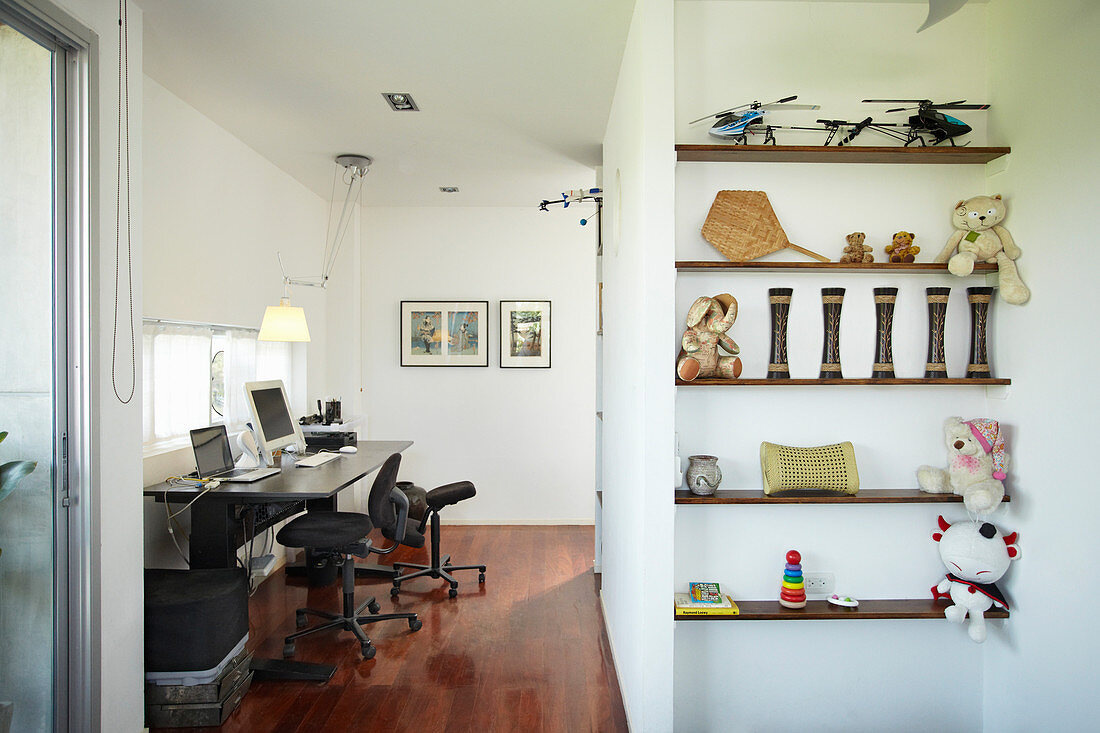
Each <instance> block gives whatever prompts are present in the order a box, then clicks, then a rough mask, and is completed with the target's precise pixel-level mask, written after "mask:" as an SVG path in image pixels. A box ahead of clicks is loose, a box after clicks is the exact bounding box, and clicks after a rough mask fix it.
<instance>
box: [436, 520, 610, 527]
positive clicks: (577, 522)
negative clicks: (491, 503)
mask: <svg viewBox="0 0 1100 733" xmlns="http://www.w3.org/2000/svg"><path fill="white" fill-rule="evenodd" d="M595 523H596V522H595V520H592V519H444V520H443V524H465V525H472V524H486V525H493V526H496V525H508V524H522V525H546V526H557V525H570V526H575V525H580V526H588V527H591V526H593V525H594V524H595Z"/></svg>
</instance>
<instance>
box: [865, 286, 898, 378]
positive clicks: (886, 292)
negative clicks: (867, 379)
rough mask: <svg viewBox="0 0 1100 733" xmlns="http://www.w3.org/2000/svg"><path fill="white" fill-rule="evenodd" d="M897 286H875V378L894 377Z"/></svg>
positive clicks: (873, 371)
mask: <svg viewBox="0 0 1100 733" xmlns="http://www.w3.org/2000/svg"><path fill="white" fill-rule="evenodd" d="M897 297H898V289H897V288H875V323H876V328H877V333H876V335H875V366H874V369H873V370H872V371H871V376H872V377H874V378H875V379H893V378H894V343H893V339H894V301H896V300H897Z"/></svg>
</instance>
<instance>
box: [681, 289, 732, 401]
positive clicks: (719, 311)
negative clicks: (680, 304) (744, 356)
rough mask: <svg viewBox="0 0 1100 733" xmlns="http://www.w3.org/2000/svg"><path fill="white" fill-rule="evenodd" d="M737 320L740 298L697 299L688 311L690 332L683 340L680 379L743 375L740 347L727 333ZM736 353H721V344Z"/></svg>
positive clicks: (722, 296) (730, 296) (726, 296)
mask: <svg viewBox="0 0 1100 733" xmlns="http://www.w3.org/2000/svg"><path fill="white" fill-rule="evenodd" d="M735 320H737V300H736V299H735V298H734V297H733V296H732V295H730V294H729V293H722V294H721V295H716V296H714V297H713V298H707V297H702V298H698V299H697V300H696V301H695V302H694V303H693V304H692V305H691V308H690V309H689V310H688V315H687V331H686V332H684V338H683V339H682V340H681V345H682V346H683V348H682V349H681V350H680V356H679V358H678V359H677V361H676V373H677V374H678V375H679V376H680V379H683V380H684V381H687V382H690V381H691V380H693V379H695V378H696V377H722V378H725V379H736V378H737V377H739V376H741V360H740V359H739V358H737V355H738V354H740V353H741V348H740V347H739V346H738V345H737V342H735V341H734V340H733V339H732V338H730V337H729V336H728V335H726V331H728V330H730V328H731V327H732V326H733V322H734V321H735ZM719 346H721V347H722V349H723V350H725V351H727V352H728V353H730V354H732V355H733V356H719V355H718V347H719Z"/></svg>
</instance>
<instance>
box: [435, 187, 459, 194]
mask: <svg viewBox="0 0 1100 733" xmlns="http://www.w3.org/2000/svg"><path fill="white" fill-rule="evenodd" d="M439 190H440V191H441V192H442V193H458V186H440V187H439Z"/></svg>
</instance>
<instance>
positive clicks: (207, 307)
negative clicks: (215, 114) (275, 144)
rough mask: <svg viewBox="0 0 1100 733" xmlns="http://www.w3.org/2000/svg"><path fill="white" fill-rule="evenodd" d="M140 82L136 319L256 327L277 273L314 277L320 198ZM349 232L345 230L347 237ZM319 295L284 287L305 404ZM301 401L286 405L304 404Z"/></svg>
mask: <svg viewBox="0 0 1100 733" xmlns="http://www.w3.org/2000/svg"><path fill="white" fill-rule="evenodd" d="M143 78H144V88H145V95H146V99H145V108H144V113H145V116H146V119H145V124H144V134H145V138H144V151H145V183H144V191H145V227H146V230H145V236H146V242H147V244H146V259H145V263H144V267H143V277H144V280H145V284H146V286H147V287H146V289H145V294H144V299H143V315H144V316H145V317H146V318H169V319H175V320H185V321H198V322H201V323H227V324H231V325H241V326H251V327H253V328H258V327H259V325H260V321H261V320H262V319H263V314H264V308H265V307H266V306H269V305H277V304H278V302H279V298H280V297H281V296H282V294H283V277H282V273H281V272H280V271H279V263H278V260H277V259H276V255H275V253H276V252H277V251H278V252H280V253H281V254H282V258H283V264H284V265H285V266H286V270H287V274H289V275H291V276H292V277H293V276H310V275H317V274H320V271H321V255H322V252H323V249H324V240H325V221H326V217H327V215H328V204H327V202H325V201H322V200H321V198H320V197H318V196H317V195H316V194H314V193H313V192H311V191H310V190H309V189H307V188H306V187H305V186H303V185H302V184H301V183H299V182H298V181H296V180H294V179H293V178H291V177H290V176H289V175H287V174H286V173H284V172H283V171H282V170H280V169H279V168H277V167H275V165H274V164H273V163H271V162H270V161H268V160H267V159H265V158H263V157H261V156H260V154H259V153H257V152H256V151H254V150H252V149H251V148H249V147H248V146H247V145H245V144H244V143H243V142H241V141H240V140H239V139H237V138H236V137H234V136H233V135H231V134H230V133H229V132H227V131H226V130H225V129H224V128H222V127H219V126H218V125H216V124H215V123H214V122H213V121H211V120H210V118H208V117H206V116H205V115H203V114H202V113H201V112H199V111H198V110H196V109H195V108H194V107H191V106H190V105H188V104H187V103H186V102H184V101H183V100H182V99H180V98H179V97H177V96H176V95H174V94H173V93H172V92H170V91H168V90H167V89H165V88H164V87H163V86H161V85H160V84H159V83H157V82H156V81H155V80H154V79H151V78H149V77H147V76H146V77H143ZM350 236H351V235H349V238H350ZM325 296H326V293H325V291H323V290H320V289H318V288H309V287H293V288H291V292H290V297H291V303H292V304H294V305H298V306H303V307H304V308H305V309H306V320H307V322H308V323H309V333H310V337H311V338H312V341H311V342H310V344H309V346H308V347H307V348H308V352H309V353H310V354H313V355H315V358H312V359H307V363H308V371H307V375H306V377H307V378H306V382H307V384H308V385H309V387H308V388H307V390H306V392H307V395H306V400H311V401H312V400H315V399H316V397H315V396H314V395H315V394H316V396H320V392H322V391H323V385H324V382H325V360H324V358H322V356H321V355H322V354H324V353H325V342H326V338H325V337H326V333H327V330H328V327H327V318H326V313H325V304H326V297H325ZM308 404H309V403H308V402H305V401H303V403H302V404H296V405H295V408H297V409H306V408H307V407H308Z"/></svg>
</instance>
